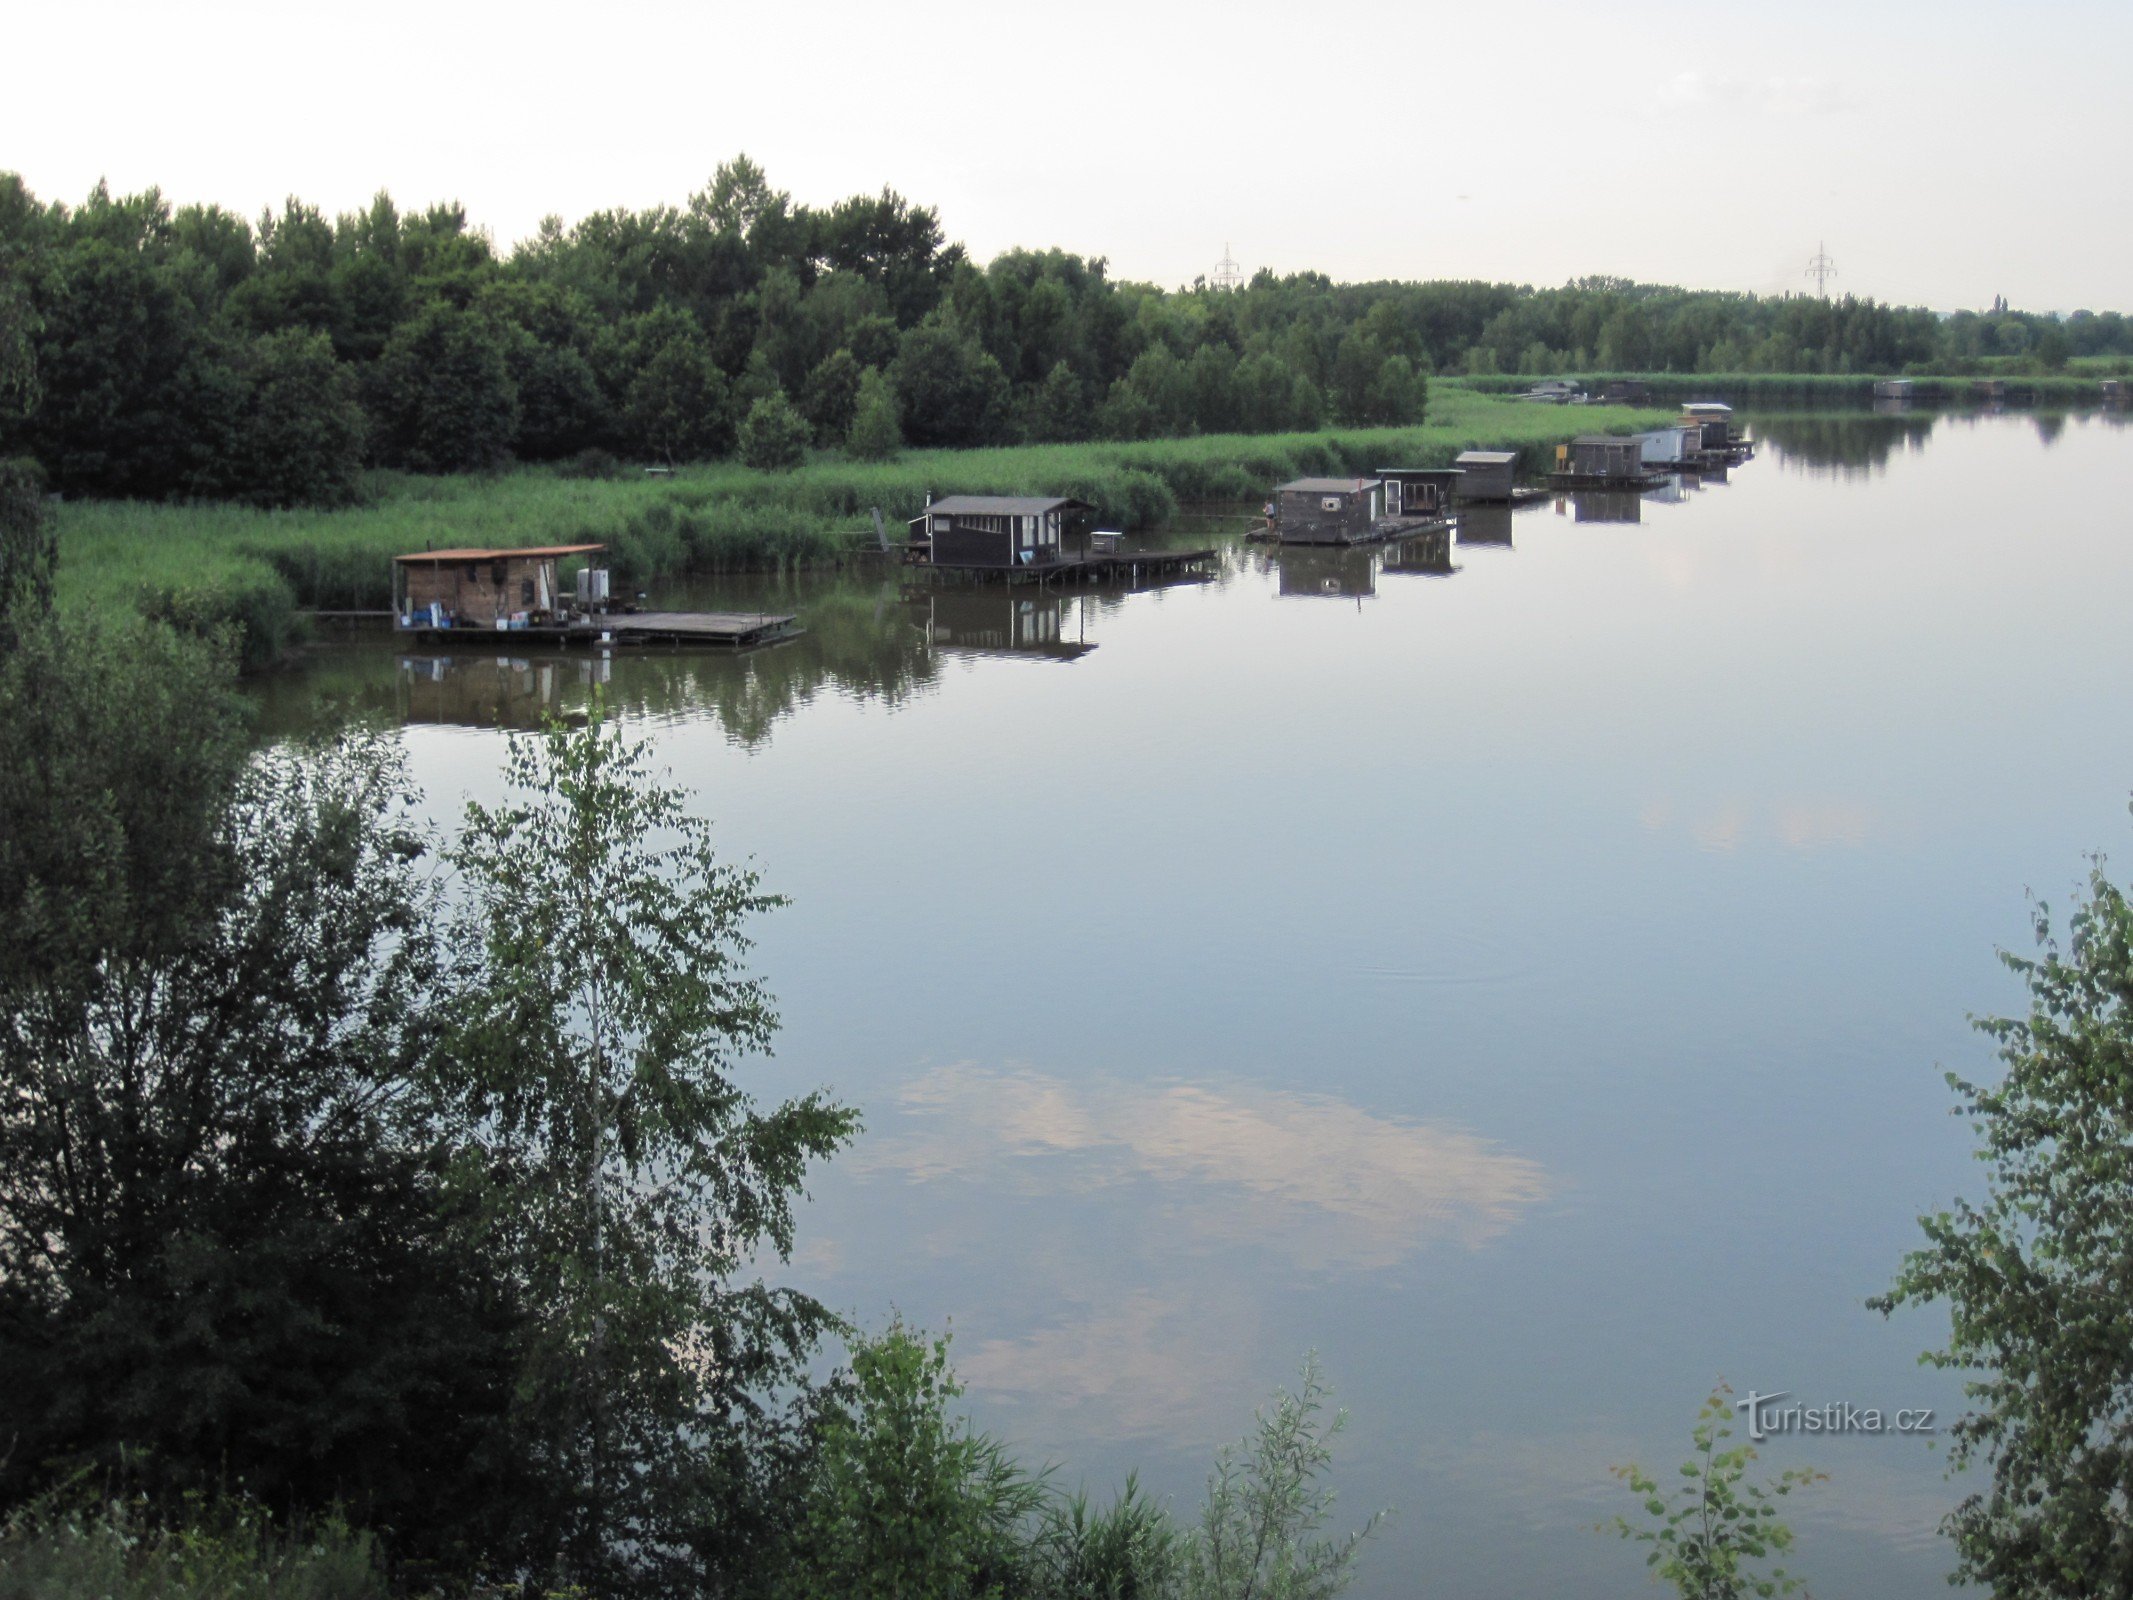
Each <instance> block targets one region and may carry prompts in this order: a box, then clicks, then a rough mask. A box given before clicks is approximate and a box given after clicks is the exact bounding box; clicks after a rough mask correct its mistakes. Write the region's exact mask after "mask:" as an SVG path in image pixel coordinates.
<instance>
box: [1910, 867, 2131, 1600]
mask: <svg viewBox="0 0 2133 1600" xmlns="http://www.w3.org/2000/svg"><path fill="white" fill-rule="evenodd" d="M2035 929H2036V940H2037V946H2038V953H2037V955H2036V956H2034V957H2027V956H2018V955H2015V954H2012V953H2009V952H2002V954H2001V957H2000V959H2001V960H2002V961H2003V962H2005V963H2006V965H2007V966H2008V968H2009V969H2010V970H2011V971H2013V972H2014V973H2015V974H2016V975H2017V976H2018V977H2020V978H2021V980H2022V982H2023V984H2024V985H2025V986H2026V987H2027V989H2028V991H2029V1012H2028V1015H2026V1016H2021V1017H1988V1018H1985V1019H1983V1020H1981V1021H1979V1022H1978V1023H1977V1026H1978V1028H1979V1030H1980V1031H1981V1032H1983V1033H1985V1034H1986V1035H1987V1036H1988V1037H1990V1038H1991V1039H1992V1040H1993V1041H1994V1042H1995V1043H1996V1044H1997V1046H1998V1052H1999V1060H2000V1064H2001V1066H2002V1067H2003V1068H2004V1069H2005V1070H2004V1072H2003V1075H2002V1076H2001V1078H2000V1081H1999V1082H1997V1083H1995V1084H1988V1085H1980V1084H1975V1083H1971V1082H1968V1081H1966V1080H1965V1079H1963V1078H1961V1077H1959V1076H1957V1075H1956V1074H1954V1073H1950V1074H1948V1085H1949V1087H1950V1088H1951V1089H1952V1090H1954V1092H1955V1094H1956V1097H1957V1099H1958V1102H1959V1103H1958V1105H1957V1107H1956V1114H1957V1115H1958V1116H1961V1117H1965V1118H1967V1119H1968V1120H1969V1121H1970V1123H1971V1125H1972V1126H1973V1128H1974V1129H1975V1130H1976V1136H1977V1141H1978V1151H1977V1155H1978V1159H1979V1160H1980V1161H1982V1162H1983V1163H1984V1164H1985V1169H1986V1179H1985V1194H1984V1198H1983V1199H1982V1200H1981V1201H1978V1202H1975V1203H1973V1202H1971V1201H1968V1200H1958V1201H1957V1202H1956V1203H1955V1204H1954V1206H1952V1207H1951V1208H1949V1209H1948V1210H1946V1211H1941V1212H1937V1213H1935V1214H1934V1215H1932V1216H1928V1217H1922V1218H1920V1225H1921V1226H1922V1227H1923V1228H1924V1229H1925V1234H1926V1244H1925V1246H1924V1247H1923V1248H1922V1249H1919V1250H1916V1251H1914V1252H1912V1253H1911V1254H1910V1255H1909V1256H1908V1257H1906V1258H1905V1261H1904V1264H1903V1269H1902V1271H1901V1272H1900V1273H1899V1274H1898V1276H1897V1279H1896V1283H1895V1286H1894V1287H1893V1288H1892V1289H1891V1290H1890V1291H1889V1292H1888V1293H1887V1294H1886V1295H1883V1296H1881V1297H1880V1298H1878V1299H1876V1300H1875V1301H1873V1302H1872V1304H1873V1305H1874V1307H1875V1308H1876V1309H1878V1310H1880V1311H1882V1312H1883V1313H1890V1312H1893V1311H1894V1310H1895V1309H1896V1308H1897V1307H1898V1306H1904V1305H1925V1304H1930V1303H1933V1302H1942V1303H1945V1304H1946V1306H1947V1307H1948V1312H1949V1331H1948V1343H1947V1345H1946V1347H1945V1348H1944V1349H1941V1350H1937V1351H1933V1352H1931V1353H1929V1354H1928V1355H1927V1357H1926V1358H1925V1359H1926V1360H1928V1361H1929V1362H1931V1363H1932V1364H1933V1365H1934V1366H1937V1367H1943V1368H1952V1369H1954V1370H1957V1371H1961V1372H1965V1373H1968V1374H1970V1377H1969V1380H1968V1383H1967V1385H1966V1392H1967V1393H1968V1395H1969V1397H1970V1400H1971V1403H1972V1406H1973V1407H1974V1409H1973V1410H1972V1411H1971V1412H1970V1413H1969V1414H1968V1415H1966V1416H1964V1417H1963V1418H1961V1419H1960V1420H1959V1421H1957V1422H1956V1423H1955V1425H1954V1427H1953V1429H1952V1430H1951V1432H1952V1445H1951V1448H1950V1460H1951V1463H1952V1464H1953V1465H1955V1466H1957V1467H1962V1466H1968V1465H1973V1464H1977V1465H1982V1466H1984V1467H1985V1468H1986V1469H1987V1470H1988V1471H1989V1472H1990V1474H1991V1481H1990V1483H1989V1484H1987V1485H1986V1486H1985V1487H1983V1488H1982V1489H1980V1490H1978V1491H1977V1492H1975V1493H1973V1494H1971V1495H1969V1496H1968V1497H1966V1498H1965V1499H1964V1500H1963V1502H1962V1503H1961V1504H1960V1505H1958V1506H1957V1507H1956V1508H1955V1510H1954V1511H1953V1512H1951V1513H1950V1514H1949V1516H1948V1518H1947V1520H1946V1522H1945V1523H1944V1524H1943V1527H1944V1528H1945V1530H1946V1531H1947V1532H1948V1534H1949V1535H1950V1536H1951V1537H1952V1538H1953V1539H1954V1541H1955V1548H1956V1555H1957V1566H1956V1574H1957V1576H1958V1577H1960V1578H1962V1579H1965V1580H1967V1581H1969V1582H1972V1583H1976V1584H1979V1585H1982V1586H1987V1587H1989V1588H1990V1589H1991V1590H1992V1592H1993V1593H1995V1594H1997V1595H2000V1596H2002V1597H2003V1600H2045V1597H2050V1600H2059V1597H2067V1600H2073V1597H2076V1596H2080V1597H2084V1600H2086V1597H2092V1596H2098V1595H2128V1594H2133V1503H2129V1497H2133V1398H2129V1397H2133V1295H2129V1294H2128V1292H2127V1285H2128V1284H2129V1283H2133V902H2129V901H2128V899H2127V895H2126V892H2125V890H2124V889H2122V888H2121V887H2119V886H2118V885H2117V884H2114V883H2112V882H2111V881H2110V879H2109V878H2108V877H2106V876H2105V874H2104V868H2103V863H2102V862H2101V861H2100V860H2098V861H2097V862H2096V863H2095V864H2094V865H2093V866H2092V868H2091V870H2090V873H2089V879H2088V886H2087V893H2086V895H2085V896H2084V897H2083V898H2082V899H2081V900H2079V901H2078V902H2077V903H2076V905H2075V907H2074V911H2073V915H2072V917H2071V918H2070V919H2069V921H2068V924H2067V935H2068V937H2067V942H2066V944H2065V945H2064V946H2063V947H2062V946H2061V944H2060V943H2059V941H2058V938H2057V936H2056V935H2055V934H2054V932H2053V925H2052V920H2051V912H2050V908H2049V907H2047V906H2044V905H2039V906H2038V907H2037V908H2036V916H2035Z"/></svg>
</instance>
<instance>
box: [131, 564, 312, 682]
mask: <svg viewBox="0 0 2133 1600" xmlns="http://www.w3.org/2000/svg"><path fill="white" fill-rule="evenodd" d="M140 610H141V614H142V615H143V616H145V617H147V618H149V619H150V620H152V621H156V622H167V623H169V624H170V625H171V626H172V627H173V628H176V629H177V630H178V631H179V632H180V633H188V634H193V635H196V636H198V637H201V638H206V637H209V636H211V635H214V634H217V633H221V632H224V631H229V632H232V633H234V634H235V635H236V639H237V648H238V654H239V657H240V659H241V660H242V662H243V664H244V665H245V667H247V668H248V669H249V668H258V667H264V666H270V665H272V664H273V663H274V662H275V661H277V660H279V659H280V658H281V657H282V656H283V655H284V654H285V653H286V652H287V651H288V648H289V646H290V645H291V644H292V643H294V642H295V639H296V636H297V631H298V619H297V615H296V596H295V595H294V594H292V593H291V592H290V589H289V585H288V584H287V582H285V581H284V580H283V579H282V577H281V575H280V574H279V573H275V572H270V571H267V570H264V569H249V570H248V569H239V570H235V571H232V572H228V573H223V574H219V575H217V576H216V577H214V578H211V579H209V580H207V581H205V582H202V583H177V584H163V585H158V586H153V587H150V588H149V589H147V590H146V591H145V592H144V593H143V594H142V596H141V604H140Z"/></svg>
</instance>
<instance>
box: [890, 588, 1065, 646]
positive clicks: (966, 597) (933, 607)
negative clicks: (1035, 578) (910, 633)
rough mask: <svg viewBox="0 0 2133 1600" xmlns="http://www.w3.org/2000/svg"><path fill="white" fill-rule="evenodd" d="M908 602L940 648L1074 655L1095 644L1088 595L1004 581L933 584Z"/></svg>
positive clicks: (918, 625) (923, 631) (923, 630)
mask: <svg viewBox="0 0 2133 1600" xmlns="http://www.w3.org/2000/svg"><path fill="white" fill-rule="evenodd" d="M905 604H906V605H907V606H908V607H909V608H910V616H911V623H912V626H914V627H915V628H917V629H918V630H919V633H920V635H921V636H922V637H923V638H924V639H925V641H926V643H927V645H928V646H929V647H930V648H933V649H936V650H952V651H955V652H956V653H958V654H965V655H971V654H975V655H1012V656H1036V657H1040V658H1045V659H1049V660H1053V661H1074V660H1078V659H1079V658H1080V657H1082V656H1085V655H1087V654H1088V653H1089V652H1090V651H1091V650H1094V649H1095V648H1096V646H1095V645H1094V644H1092V643H1090V642H1089V636H1088V635H1089V615H1088V599H1087V596H1085V595H1078V594H1036V595H1032V594H1031V593H1030V592H1029V591H1028V590H1027V589H1014V588H1009V587H1008V586H1006V585H1004V584H1002V585H997V586H995V585H984V586H973V587H971V588H967V589H932V590H928V591H926V592H924V593H921V594H915V595H912V596H910V597H909V598H908V599H907V600H906V602H905Z"/></svg>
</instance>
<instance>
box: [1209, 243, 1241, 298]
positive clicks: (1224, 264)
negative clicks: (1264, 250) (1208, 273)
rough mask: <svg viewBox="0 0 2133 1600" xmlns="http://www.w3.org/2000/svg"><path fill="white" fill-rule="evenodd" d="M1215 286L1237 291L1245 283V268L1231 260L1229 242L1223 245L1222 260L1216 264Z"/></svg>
mask: <svg viewBox="0 0 2133 1600" xmlns="http://www.w3.org/2000/svg"><path fill="white" fill-rule="evenodd" d="M1213 282H1214V286H1215V287H1216V288H1217V289H1235V288H1238V287H1240V286H1241V285H1242V284H1243V282H1244V268H1242V267H1240V266H1238V265H1237V263H1236V262H1235V261H1233V260H1231V259H1230V253H1229V241H1228V240H1226V239H1225V240H1224V241H1223V243H1222V259H1221V260H1220V261H1217V262H1216V263H1215V273H1214V279H1213Z"/></svg>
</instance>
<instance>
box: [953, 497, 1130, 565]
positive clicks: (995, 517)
mask: <svg viewBox="0 0 2133 1600" xmlns="http://www.w3.org/2000/svg"><path fill="white" fill-rule="evenodd" d="M1093 509H1094V507H1092V506H1090V505H1088V504H1087V503H1086V502H1085V501H1081V500H1072V499H1066V498H1043V497H1039V496H1026V495H993V494H952V495H947V496H945V497H944V498H942V499H939V500H933V501H929V502H928V503H927V506H926V509H925V510H924V511H922V512H921V513H919V515H917V516H915V517H913V518H912V519H911V543H912V546H913V548H917V547H918V546H920V545H921V544H923V545H925V546H926V547H927V549H928V550H929V551H930V560H931V563H932V564H933V565H934V566H936V567H961V568H968V569H976V570H983V571H999V572H1009V571H1019V570H1027V571H1040V570H1043V569H1044V568H1047V567H1056V566H1060V565H1062V564H1065V563H1066V562H1068V561H1069V560H1070V559H1072V558H1071V556H1070V555H1069V551H1068V541H1069V536H1070V534H1071V533H1072V531H1073V530H1072V526H1071V524H1072V522H1073V519H1074V517H1075V516H1076V515H1077V514H1079V513H1083V512H1087V511H1091V510H1093Z"/></svg>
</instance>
